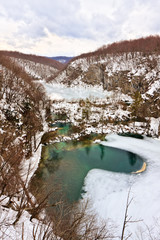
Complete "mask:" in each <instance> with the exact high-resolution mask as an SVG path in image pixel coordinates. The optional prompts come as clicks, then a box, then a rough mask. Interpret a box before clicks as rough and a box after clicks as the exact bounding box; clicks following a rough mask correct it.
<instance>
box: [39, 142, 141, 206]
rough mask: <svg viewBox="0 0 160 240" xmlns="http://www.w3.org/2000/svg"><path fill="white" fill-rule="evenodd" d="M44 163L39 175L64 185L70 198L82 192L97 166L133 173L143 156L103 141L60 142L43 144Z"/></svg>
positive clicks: (63, 188)
mask: <svg viewBox="0 0 160 240" xmlns="http://www.w3.org/2000/svg"><path fill="white" fill-rule="evenodd" d="M42 160H43V166H42V167H40V168H39V169H38V171H39V172H40V173H41V174H39V175H37V177H40V178H43V181H45V182H46V183H50V184H53V185H55V183H56V184H59V185H60V186H61V191H62V192H63V195H64V196H65V198H66V199H67V200H68V201H69V202H73V201H76V200H78V199H79V198H80V196H81V191H82V186H83V183H84V178H85V177H86V175H87V173H88V171H90V170H91V169H94V168H98V169H104V170H108V171H113V172H124V173H131V172H136V171H137V170H139V169H141V167H142V165H143V160H142V159H141V158H140V157H139V156H137V155H135V154H134V153H131V152H127V151H123V150H120V149H116V148H111V147H107V146H103V145H100V144H92V145H84V143H83V142H79V143H77V142H76V144H75V142H72V141H70V142H60V143H55V144H52V145H48V146H45V147H43V154H42Z"/></svg>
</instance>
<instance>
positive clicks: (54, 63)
mask: <svg viewBox="0 0 160 240" xmlns="http://www.w3.org/2000/svg"><path fill="white" fill-rule="evenodd" d="M0 54H1V55H3V56H8V57H14V58H18V59H25V60H29V61H32V62H35V63H40V64H44V65H48V66H50V67H53V68H55V69H57V70H61V69H62V68H63V67H64V65H63V64H62V63H60V62H58V61H56V60H54V59H51V58H47V57H43V56H37V55H32V54H24V53H20V52H12V51H0Z"/></svg>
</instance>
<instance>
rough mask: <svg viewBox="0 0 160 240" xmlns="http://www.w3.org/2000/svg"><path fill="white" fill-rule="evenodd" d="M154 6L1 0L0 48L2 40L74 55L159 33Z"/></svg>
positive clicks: (121, 1) (111, 0) (139, 0)
mask: <svg viewBox="0 0 160 240" xmlns="http://www.w3.org/2000/svg"><path fill="white" fill-rule="evenodd" d="M159 9H160V2H159V0H154V3H153V1H151V0H146V1H144V0H132V1H128V0H107V1H106V0H94V1H93V0H58V1H55V0H45V1H44V0H43V1H42V0H25V1H24V0H12V1H10V0H1V3H0V22H1V26H0V36H1V37H0V43H1V48H2V42H3V46H8V44H9V46H10V49H11V48H15V50H16V49H17V50H19V51H20V50H21V48H22V49H24V50H25V51H28V52H29V51H30V50H32V51H37V54H43V53H45V54H46V55H51V54H52V55H53V54H54V53H55V52H56V53H57V55H60V54H62V53H64V54H63V55H65V53H68V54H71V55H74V54H79V53H82V52H86V51H90V50H94V47H95V48H97V47H100V45H103V44H107V43H111V42H113V41H118V40H122V39H128V38H134V37H141V36H146V35H150V34H160V25H159V22H160V15H159ZM45 29H48V31H45ZM47 44H48V45H47ZM99 44H100V45H99ZM39 46H41V47H39ZM58 52H59V54H58ZM68 54H67V55H68Z"/></svg>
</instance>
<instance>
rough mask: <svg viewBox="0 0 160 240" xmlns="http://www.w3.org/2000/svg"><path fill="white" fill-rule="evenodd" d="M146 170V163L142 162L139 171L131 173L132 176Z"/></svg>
mask: <svg viewBox="0 0 160 240" xmlns="http://www.w3.org/2000/svg"><path fill="white" fill-rule="evenodd" d="M146 168H147V164H146V162H144V163H143V165H142V167H141V169H140V170H138V171H136V172H132V173H134V174H137V173H142V172H144V171H145V170H146Z"/></svg>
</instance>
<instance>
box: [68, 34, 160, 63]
mask: <svg viewBox="0 0 160 240" xmlns="http://www.w3.org/2000/svg"><path fill="white" fill-rule="evenodd" d="M128 52H142V53H146V54H148V53H154V52H155V53H160V36H159V35H156V36H149V37H145V38H143V37H142V38H139V39H135V40H125V41H120V42H114V43H112V44H108V45H104V46H102V47H101V48H99V49H97V50H96V51H94V52H89V53H84V54H81V55H79V56H77V57H75V58H73V59H72V60H71V61H75V60H76V59H79V58H89V57H96V56H100V55H106V54H117V53H128Z"/></svg>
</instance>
